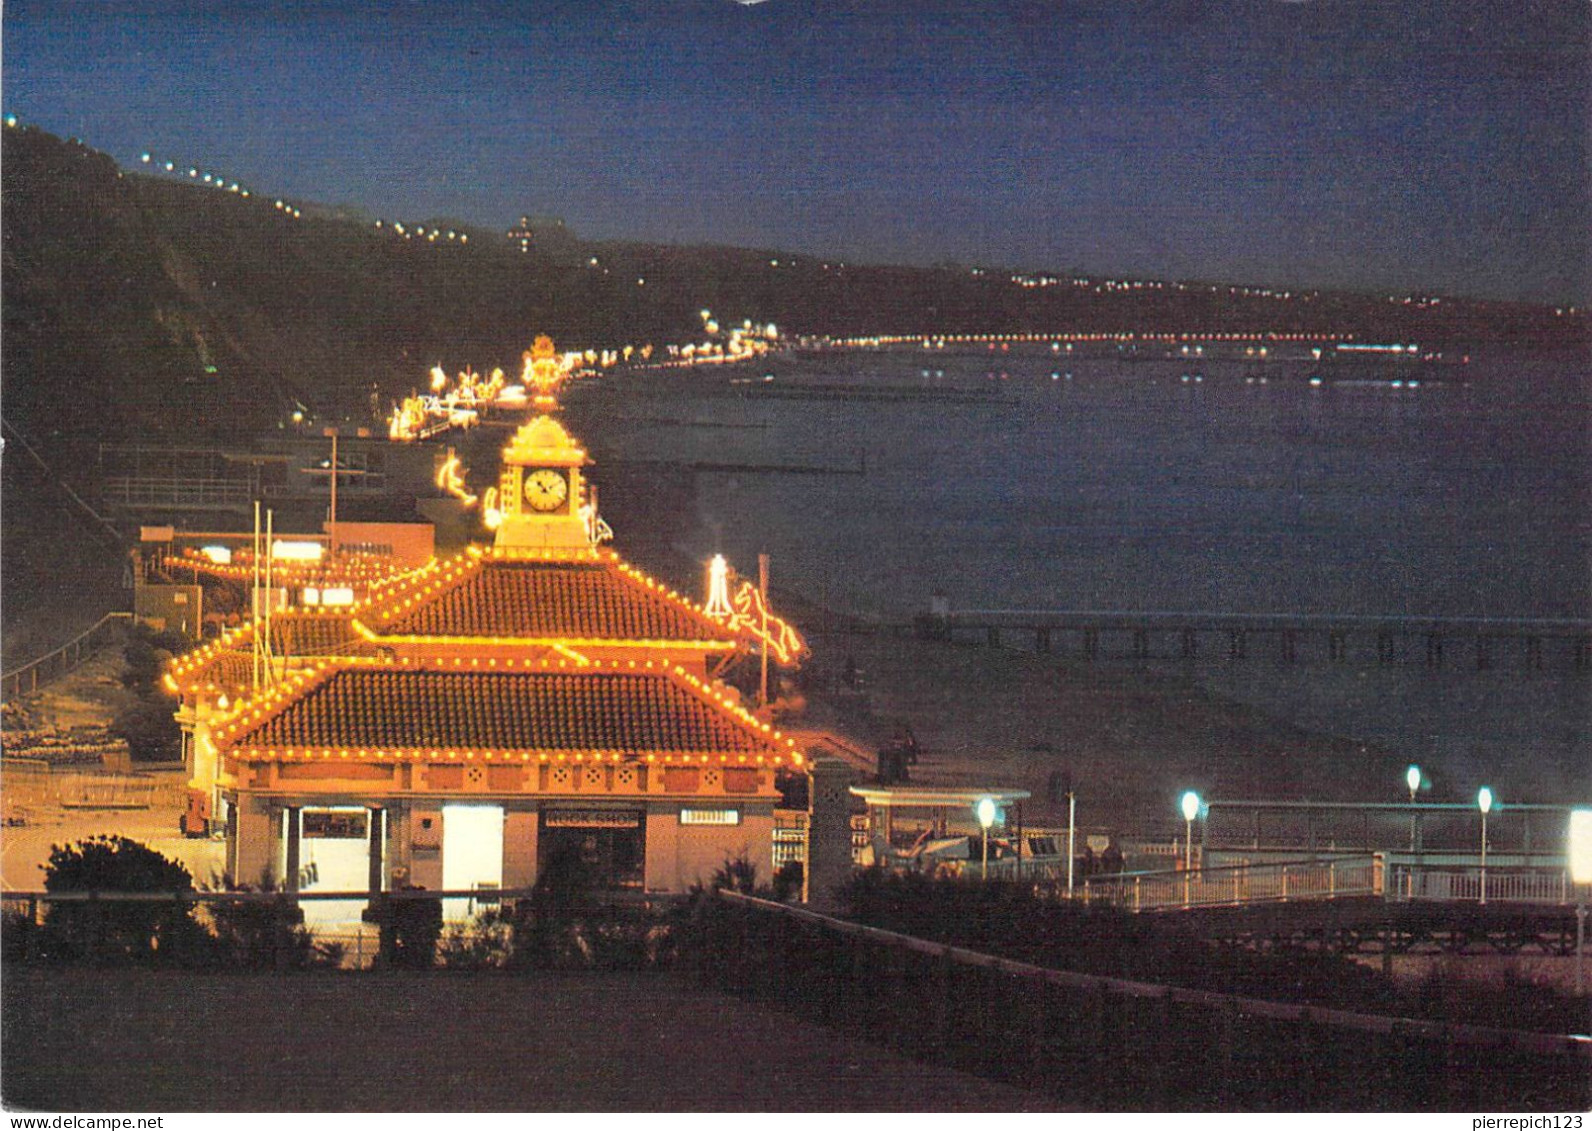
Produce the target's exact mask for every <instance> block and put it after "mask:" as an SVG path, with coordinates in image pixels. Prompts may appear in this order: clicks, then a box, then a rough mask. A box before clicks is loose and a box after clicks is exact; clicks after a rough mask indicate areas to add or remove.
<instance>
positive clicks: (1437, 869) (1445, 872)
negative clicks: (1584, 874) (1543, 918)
mask: <svg viewBox="0 0 1592 1131" xmlns="http://www.w3.org/2000/svg"><path fill="white" fill-rule="evenodd" d="M1485 875H1486V880H1485V883H1484V881H1483V878H1482V877H1483V871H1482V869H1481V867H1480V866H1477V867H1474V868H1455V867H1443V866H1435V865H1422V864H1397V863H1395V864H1391V865H1389V867H1388V875H1387V891H1386V895H1387V898H1388V899H1390V900H1435V901H1449V902H1465V903H1480V902H1484V899H1483V896H1484V895H1485V902H1487V903H1531V904H1539V905H1540V904H1551V905H1554V906H1559V907H1567V906H1569V905H1570V904H1573V903H1577V902H1581V903H1585V902H1587V899H1588V893H1587V891H1586V889H1585V888H1584V887H1582V888H1579V889H1578V888H1577V886H1576V885H1575V884H1572V883H1571V882H1570V875H1569V872H1568V871H1567V870H1566V869H1564V868H1562V867H1560V868H1552V869H1549V868H1540V869H1529V870H1520V869H1511V868H1488V869H1487V870H1486V873H1485Z"/></svg>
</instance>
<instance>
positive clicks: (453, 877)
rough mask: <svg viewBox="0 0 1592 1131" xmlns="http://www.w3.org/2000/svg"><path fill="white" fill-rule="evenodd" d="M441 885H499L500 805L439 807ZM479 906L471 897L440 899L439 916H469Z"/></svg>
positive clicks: (458, 888) (472, 887)
mask: <svg viewBox="0 0 1592 1131" xmlns="http://www.w3.org/2000/svg"><path fill="white" fill-rule="evenodd" d="M442 886H443V889H444V890H446V891H464V890H472V891H473V890H477V889H482V890H489V891H491V890H496V889H498V888H501V887H502V886H503V806H501V805H444V806H443V807H442ZM480 910H481V905H480V904H479V903H475V901H473V900H468V899H445V900H443V901H442V917H443V918H444V919H448V920H460V919H470V918H472V917H473V916H474V915H475V914H476V913H477V912H478V911H480Z"/></svg>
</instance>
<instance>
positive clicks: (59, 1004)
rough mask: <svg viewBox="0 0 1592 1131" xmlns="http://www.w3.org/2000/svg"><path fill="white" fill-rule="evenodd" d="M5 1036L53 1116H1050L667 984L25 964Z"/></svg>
mask: <svg viewBox="0 0 1592 1131" xmlns="http://www.w3.org/2000/svg"><path fill="white" fill-rule="evenodd" d="M178 1002H180V1003H181V1008H180V1009H179V1008H174V1003H178ZM3 1038H4V1039H3V1041H0V1049H3V1058H4V1059H3V1087H4V1097H3V1098H4V1101H5V1103H6V1105H7V1106H8V1107H13V1108H14V1107H18V1106H21V1107H30V1108H43V1109H46V1110H51V1111H145V1110H155V1111H162V1110H163V1111H566V1110H567V1111H980V1112H1003V1111H1020V1110H1048V1105H1047V1101H1045V1100H1044V1099H1043V1098H1042V1097H1039V1096H1035V1095H1033V1094H1031V1093H1028V1092H1023V1091H1019V1090H1016V1089H1013V1088H1010V1087H1006V1086H1004V1085H1000V1084H996V1083H992V1082H989V1081H985V1080H980V1079H978V1078H976V1077H973V1076H968V1075H966V1074H963V1073H959V1072H955V1071H952V1070H949V1069H946V1068H941V1067H935V1066H931V1065H926V1064H920V1063H918V1062H916V1061H912V1060H908V1059H905V1058H904V1057H902V1056H900V1055H898V1054H895V1053H892V1052H888V1051H886V1050H884V1049H881V1048H876V1047H874V1046H871V1045H867V1044H864V1043H863V1042H861V1041H859V1040H854V1039H849V1038H847V1037H845V1036H842V1035H840V1034H837V1033H833V1032H831V1031H829V1030H827V1029H822V1028H819V1027H818V1026H816V1025H813V1024H809V1023H807V1022H804V1021H801V1020H799V1019H797V1018H795V1017H791V1016H788V1015H786V1014H782V1013H778V1012H775V1011H773V1010H770V1009H766V1008H763V1007H761V1006H758V1005H755V1004H752V1003H748V1002H744V1001H741V1000H738V999H736V998H732V997H727V996H725V995H722V994H718V993H713V992H710V991H707V990H702V989H698V988H697V987H696V986H695V985H694V984H693V983H692V982H691V981H690V980H689V979H687V978H685V977H682V976H678V975H670V974H636V973H613V974H531V975H524V976H502V975H493V974H450V973H446V972H440V971H439V972H431V973H425V974H413V975H400V974H386V975H381V974H372V975H340V974H300V975H286V976H273V975H244V974H230V975H221V974H217V975H203V974H192V973H181V972H171V973H164V972H161V973H157V972H150V971H138V970H122V971H94V970H46V969H41V968H37V967H34V968H29V967H19V966H12V967H11V968H9V969H7V971H6V978H5V999H4V1024H3Z"/></svg>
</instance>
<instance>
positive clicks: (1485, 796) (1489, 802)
mask: <svg viewBox="0 0 1592 1131" xmlns="http://www.w3.org/2000/svg"><path fill="white" fill-rule="evenodd" d="M1492 807H1493V791H1492V790H1490V789H1488V788H1487V787H1486V786H1482V787H1481V789H1480V790H1478V791H1477V792H1476V808H1478V809H1480V810H1481V902H1482V903H1484V904H1485V903H1486V902H1487V814H1488V813H1489V812H1491V811H1492Z"/></svg>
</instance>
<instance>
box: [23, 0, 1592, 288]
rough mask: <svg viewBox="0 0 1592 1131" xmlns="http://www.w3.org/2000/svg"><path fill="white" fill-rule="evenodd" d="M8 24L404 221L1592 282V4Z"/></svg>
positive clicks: (366, 10)
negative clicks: (1591, 198)
mask: <svg viewBox="0 0 1592 1131" xmlns="http://www.w3.org/2000/svg"><path fill="white" fill-rule="evenodd" d="M236 9H247V11H239V10H236ZM524 9H533V11H532V12H531V13H529V14H528V13H527V12H526V11H524ZM3 13H4V15H3V18H4V75H3V81H4V101H5V105H6V108H7V109H8V110H11V111H14V112H16V113H18V114H19V115H21V117H22V118H23V119H24V120H25V121H29V122H34V123H37V124H38V125H41V126H43V127H44V128H46V129H49V130H52V131H55V132H58V133H62V134H75V135H78V136H81V137H82V138H83V139H84V140H85V141H87V142H88V143H89V144H91V145H95V146H97V147H99V148H101V149H105V150H107V151H108V152H110V153H112V154H113V155H114V156H116V157H117V158H119V159H120V160H122V161H123V162H124V163H128V164H131V163H134V162H136V158H137V155H138V154H139V152H140V151H141V150H144V149H151V150H154V151H155V152H157V153H166V154H170V155H172V156H174V157H178V158H181V159H184V160H187V161H190V162H196V163H199V164H201V165H202V166H204V167H207V168H212V169H215V170H218V171H223V172H225V173H227V174H228V175H230V176H233V177H236V178H237V179H239V180H243V181H245V182H248V183H251V184H252V185H254V186H256V187H257V188H258V189H259V190H260V191H262V192H268V193H274V194H288V195H293V196H298V197H303V198H307V199H313V200H320V201H326V202H329V203H341V202H348V203H356V204H359V205H362V206H364V207H366V208H367V209H369V210H370V211H371V212H373V213H374V214H376V215H380V216H390V217H398V218H405V219H410V220H419V219H423V218H426V217H429V216H435V215H448V216H453V217H457V218H459V219H462V220H465V221H468V222H472V223H479V224H483V225H489V226H492V227H496V228H506V227H508V226H509V225H510V224H511V223H512V221H513V220H514V219H515V217H517V216H518V215H519V214H520V213H522V212H527V211H530V212H539V213H550V214H554V215H560V216H563V217H565V218H566V219H567V220H568V222H569V223H570V224H571V226H573V227H574V228H575V229H576V231H577V232H579V233H580V234H581V235H585V236H591V237H602V238H610V237H611V238H633V239H644V240H657V241H666V242H701V241H708V242H719V243H730V244H739V245H749V246H771V247H780V248H788V249H791V250H795V251H801V252H807V253H811V254H822V255H825V256H830V257H843V258H849V259H853V260H859V261H900V262H915V263H930V262H936V261H940V260H946V259H955V260H959V261H963V262H968V263H975V262H976V263H994V264H1001V265H1007V266H1018V267H1030V268H1051V269H1058V270H1060V269H1067V268H1069V267H1079V268H1082V269H1085V270H1087V271H1090V272H1114V273H1121V274H1138V275H1150V276H1177V277H1204V278H1222V279H1237V280H1244V281H1256V282H1267V283H1275V284H1281V285H1292V286H1297V285H1318V286H1352V287H1365V288H1389V289H1400V290H1404V289H1432V290H1441V291H1451V292H1460V293H1468V294H1477V295H1491V296H1498V297H1523V298H1533V299H1546V300H1551V301H1584V300H1585V299H1586V297H1587V268H1586V263H1587V258H1588V230H1589V215H1588V211H1589V210H1588V173H1587V156H1588V153H1587V145H1588V142H1587V132H1588V120H1589V115H1588V97H1589V74H1588V72H1589V68H1588V17H1587V13H1588V5H1587V4H1586V3H1585V2H1584V0H1564V2H1562V3H1557V4H1542V5H1535V4H1531V3H1529V2H1528V0H1508V2H1497V3H1485V4H1482V3H1462V2H1457V0H1456V2H1448V0H1443V2H1437V3H1416V2H1412V0H1377V2H1371V3H1364V4H1357V3H1350V2H1348V0H1306V2H1286V0H1254V2H1252V3H1234V4H1219V3H1203V2H1199V0H1182V2H1172V3H1142V4H1141V3H1129V2H1126V0H1101V2H1098V3H1071V2H1066V0H966V2H963V3H947V2H938V0H854V2H852V3H839V2H835V0H765V2H764V3H760V4H757V5H754V6H745V5H742V4H739V3H735V2H734V0H680V2H674V0H640V2H637V0H630V2H615V3H595V2H594V3H557V2H545V3H535V4H533V3H517V2H504V3H486V2H482V0H458V2H455V3H437V4H421V3H391V2H389V3H379V4H378V3H370V4H336V5H329V4H308V3H304V4H286V3H261V4H249V5H239V4H234V3H214V4H200V3H156V2H149V0H114V2H104V3H77V2H73V0H6V3H5V5H4V9H3Z"/></svg>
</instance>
